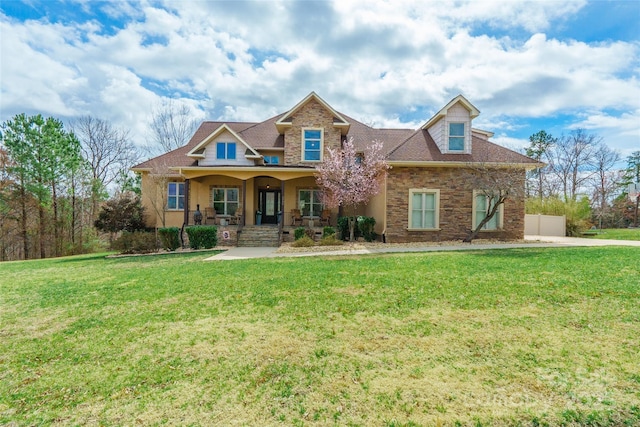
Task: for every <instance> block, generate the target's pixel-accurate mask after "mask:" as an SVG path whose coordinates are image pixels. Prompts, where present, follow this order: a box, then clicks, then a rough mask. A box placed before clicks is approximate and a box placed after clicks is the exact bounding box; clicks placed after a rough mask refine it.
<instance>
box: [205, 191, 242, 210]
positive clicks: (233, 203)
mask: <svg viewBox="0 0 640 427" xmlns="http://www.w3.org/2000/svg"><path fill="white" fill-rule="evenodd" d="M211 200H213V208H214V209H215V210H216V214H217V215H235V213H236V210H237V209H238V189H237V188H214V189H212V190H211Z"/></svg>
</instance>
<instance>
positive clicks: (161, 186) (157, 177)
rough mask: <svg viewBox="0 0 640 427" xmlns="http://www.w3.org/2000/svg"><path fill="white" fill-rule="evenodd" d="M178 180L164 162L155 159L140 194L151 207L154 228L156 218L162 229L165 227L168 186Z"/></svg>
mask: <svg viewBox="0 0 640 427" xmlns="http://www.w3.org/2000/svg"><path fill="white" fill-rule="evenodd" d="M173 180H178V176H177V175H175V174H174V173H173V172H172V171H171V170H170V169H169V165H168V164H167V163H166V162H163V161H160V160H158V159H156V160H155V161H154V163H153V167H152V171H151V172H148V179H147V180H143V182H145V181H146V185H145V187H146V188H144V189H143V190H142V194H143V195H144V197H145V199H146V200H147V201H148V203H149V206H150V207H151V211H152V213H153V214H154V215H155V217H154V226H155V224H156V222H157V218H160V222H161V224H162V227H165V226H166V213H167V204H168V201H169V200H168V198H169V195H168V185H169V182H171V181H173Z"/></svg>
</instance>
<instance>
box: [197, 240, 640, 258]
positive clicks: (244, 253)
mask: <svg viewBox="0 0 640 427" xmlns="http://www.w3.org/2000/svg"><path fill="white" fill-rule="evenodd" d="M525 240H526V241H528V242H527V243H508V242H506V243H486V244H484V243H474V244H468V245H467V244H464V245H463V244H457V245H450V246H433V245H430V246H427V245H425V246H406V247H402V246H395V245H394V246H391V245H390V246H388V247H384V246H380V247H376V248H366V249H352V250H349V249H346V250H345V249H342V250H340V249H338V250H335V251H318V252H292V253H291V252H289V253H277V252H276V251H277V250H278V248H263V247H260V248H251V247H249V248H247V247H243V248H236V247H232V248H229V249H228V250H226V251H225V252H221V253H219V254H218V255H215V256H212V257H210V258H207V259H206V260H207V261H228V260H234V259H250V258H281V257H309V256H336V255H366V254H382V253H404V252H442V251H469V250H486V249H513V248H558V247H567V246H635V247H639V248H640V241H633V240H602V239H585V238H577V237H557V236H525Z"/></svg>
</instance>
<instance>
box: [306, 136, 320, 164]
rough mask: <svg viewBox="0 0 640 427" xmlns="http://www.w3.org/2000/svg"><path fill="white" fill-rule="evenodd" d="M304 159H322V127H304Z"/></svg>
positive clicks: (310, 160) (317, 160)
mask: <svg viewBox="0 0 640 427" xmlns="http://www.w3.org/2000/svg"><path fill="white" fill-rule="evenodd" d="M302 133H303V144H304V146H303V150H302V160H303V161H305V162H319V161H321V160H322V129H304V130H303V131H302Z"/></svg>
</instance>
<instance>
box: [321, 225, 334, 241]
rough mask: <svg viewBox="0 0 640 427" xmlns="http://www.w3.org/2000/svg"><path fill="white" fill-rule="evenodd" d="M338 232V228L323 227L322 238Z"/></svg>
mask: <svg viewBox="0 0 640 427" xmlns="http://www.w3.org/2000/svg"><path fill="white" fill-rule="evenodd" d="M335 234H336V229H335V228H333V227H324V228H323V229H322V238H323V239H324V238H325V237H329V236H335Z"/></svg>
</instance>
